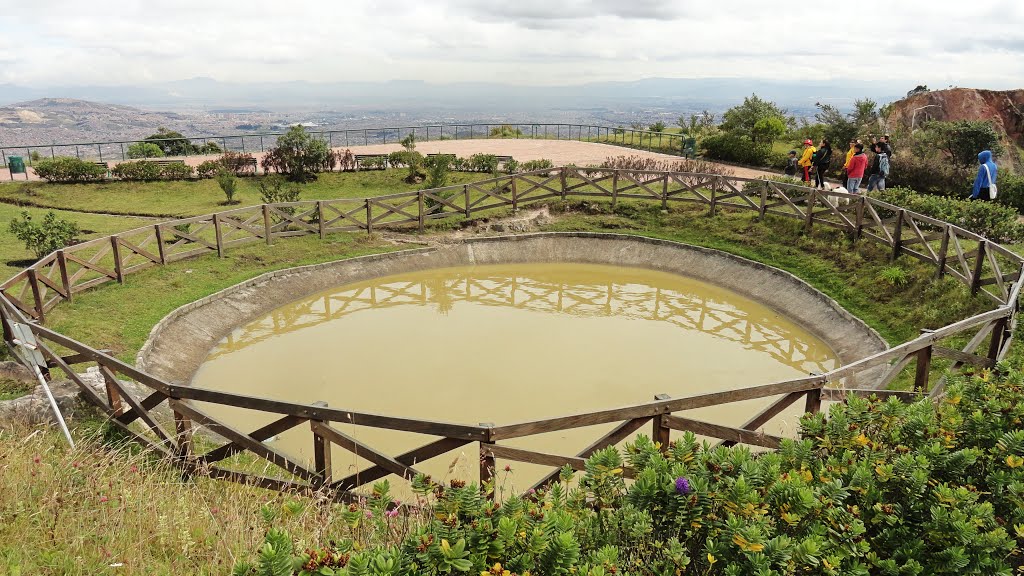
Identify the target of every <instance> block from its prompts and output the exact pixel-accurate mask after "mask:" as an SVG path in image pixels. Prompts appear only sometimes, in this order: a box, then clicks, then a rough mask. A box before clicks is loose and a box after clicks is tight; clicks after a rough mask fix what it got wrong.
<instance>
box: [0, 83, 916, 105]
mask: <svg viewBox="0 0 1024 576" xmlns="http://www.w3.org/2000/svg"><path fill="white" fill-rule="evenodd" d="M909 88H912V87H906V86H897V85H893V84H892V83H885V82H871V81H855V80H842V81H835V82H822V81H808V82H780V81H774V80H759V79H747V78H648V79H644V80H636V81H629V82H599V83H590V84H580V85H572V86H517V85H509V84H496V83H482V82H481V83H451V84H434V83H429V82H423V81H391V82H325V83H315V82H304V81H289V82H258V83H236V82H221V81H218V80H214V79H210V78H192V79H189V80H176V81H169V82H161V83H156V84H149V85H144V86H55V87H49V88H29V87H23V86H17V85H13V84H0V105H2V104H7V103H14V102H22V101H26V100H35V99H39V98H74V99H80V100H93V101H99V102H107V103H112V104H125V105H131V106H142V107H146V108H161V109H167V110H175V111H178V110H187V109H192V110H195V109H201V110H212V109H219V110H224V109H230V110H232V111H235V112H241V111H250V110H251V111H256V110H266V109H272V110H275V111H279V112H280V111H300V110H316V109H323V108H325V107H327V108H332V109H351V110H361V109H362V110H374V109H377V110H382V109H384V110H395V109H404V110H454V111H467V112H474V113H481V112H494V111H505V112H510V111H520V112H528V111H532V110H545V109H550V108H553V107H561V108H587V107H615V108H621V107H623V106H645V105H648V106H650V105H657V106H665V105H673V106H678V105H682V104H686V105H688V106H689V107H692V108H700V107H701V106H705V107H709V108H714V109H724V108H725V107H728V106H731V105H733V104H735V103H736V102H738V101H740V100H742V98H743V97H744V96H749V95H750V94H752V93H757V94H758V95H759V96H761V97H763V98H768V99H770V100H774V101H776V102H778V103H779V104H781V105H783V106H791V107H796V108H801V109H807V108H813V105H814V103H815V102H816V101H822V100H827V101H830V102H834V103H837V104H839V105H843V104H844V103H852V101H853V99H854V98H857V97H865V96H867V97H871V98H873V99H875V100H876V101H879V102H884V101H889V100H894V99H897V98H899V97H901V96H902V95H903V94H904V93H905V92H906V90H908V89H909Z"/></svg>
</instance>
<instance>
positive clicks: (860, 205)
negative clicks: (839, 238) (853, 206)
mask: <svg viewBox="0 0 1024 576" xmlns="http://www.w3.org/2000/svg"><path fill="white" fill-rule="evenodd" d="M867 203H868V199H867V198H865V197H863V196H861V197H860V198H859V199H858V200H857V225H856V226H855V227H854V229H853V241H854V242H856V241H857V240H860V235H861V234H862V233H863V232H864V208H865V207H866V206H867Z"/></svg>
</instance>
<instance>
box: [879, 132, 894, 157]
mask: <svg viewBox="0 0 1024 576" xmlns="http://www.w3.org/2000/svg"><path fill="white" fill-rule="evenodd" d="M879 142H881V143H882V149H884V150H885V155H886V156H888V157H889V160H890V161H891V160H892V143H891V142H889V135H888V134H886V135H885V136H882V137H881V138H879Z"/></svg>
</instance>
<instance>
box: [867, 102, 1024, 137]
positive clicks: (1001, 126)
mask: <svg viewBox="0 0 1024 576" xmlns="http://www.w3.org/2000/svg"><path fill="white" fill-rule="evenodd" d="M926 106H927V108H926ZM890 107H891V108H890V110H891V111H890V113H889V117H888V119H887V123H888V125H889V128H890V129H894V128H895V129H904V130H910V129H911V127H912V125H913V126H914V127H920V126H921V123H922V122H924V121H925V120H944V121H947V120H948V121H952V120H989V121H991V122H993V123H994V124H995V126H996V129H997V130H999V131H1001V132H1002V133H1004V134H1006V137H1007V139H1008V140H1009V141H1011V142H1013V143H1014V144H1016V145H1017V146H1024V89H1020V90H1006V91H996V90H978V89H974V88H952V89H949V90H935V91H932V92H924V93H921V94H914V95H913V96H910V97H908V98H904V99H903V100H899V101H897V102H893V103H892V104H891V105H890ZM915 113H916V118H915Z"/></svg>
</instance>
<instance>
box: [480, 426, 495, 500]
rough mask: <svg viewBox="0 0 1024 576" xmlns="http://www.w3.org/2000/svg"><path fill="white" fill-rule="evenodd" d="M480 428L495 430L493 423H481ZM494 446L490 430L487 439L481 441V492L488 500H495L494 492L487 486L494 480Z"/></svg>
mask: <svg viewBox="0 0 1024 576" xmlns="http://www.w3.org/2000/svg"><path fill="white" fill-rule="evenodd" d="M480 426H482V427H484V428H488V429H490V428H494V423H492V422H481V423H480ZM493 445H494V442H493V441H492V440H491V433H490V431H489V430H488V432H487V438H486V439H484V440H481V441H480V491H481V492H483V493H484V494H485V495H487V497H488V498H494V490H493V489H491V490H488V489H487V488H485V485H486V484H487V483H488V482H491V481H492V480H493V479H494V455H493V454H492V453H491V452H490V447H491V446H493Z"/></svg>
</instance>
